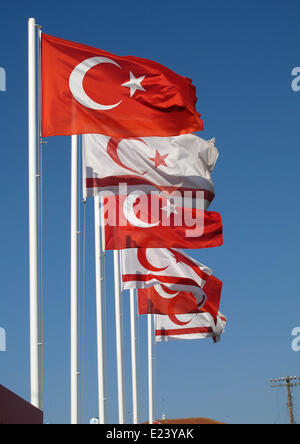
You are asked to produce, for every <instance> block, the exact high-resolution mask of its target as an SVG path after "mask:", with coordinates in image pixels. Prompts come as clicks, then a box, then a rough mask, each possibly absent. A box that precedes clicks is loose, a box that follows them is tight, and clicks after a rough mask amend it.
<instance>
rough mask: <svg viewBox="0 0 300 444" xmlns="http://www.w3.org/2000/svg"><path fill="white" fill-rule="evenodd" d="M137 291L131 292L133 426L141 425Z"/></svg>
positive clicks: (132, 290)
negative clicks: (138, 376)
mask: <svg viewBox="0 0 300 444" xmlns="http://www.w3.org/2000/svg"><path fill="white" fill-rule="evenodd" d="M135 312H136V309H135V290H134V289H131V290H130V324H131V366H132V412H133V424H138V423H139V410H138V381H137V350H136V315H135Z"/></svg>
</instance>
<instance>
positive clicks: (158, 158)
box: [150, 150, 169, 168]
mask: <svg viewBox="0 0 300 444" xmlns="http://www.w3.org/2000/svg"><path fill="white" fill-rule="evenodd" d="M168 155H169V154H165V155H164V156H161V155H160V153H159V152H158V151H157V150H156V154H155V157H151V158H150V160H152V161H153V162H155V168H158V167H159V166H161V165H162V166H166V167H167V166H168V165H167V164H166V162H165V159H166V158H167V157H168Z"/></svg>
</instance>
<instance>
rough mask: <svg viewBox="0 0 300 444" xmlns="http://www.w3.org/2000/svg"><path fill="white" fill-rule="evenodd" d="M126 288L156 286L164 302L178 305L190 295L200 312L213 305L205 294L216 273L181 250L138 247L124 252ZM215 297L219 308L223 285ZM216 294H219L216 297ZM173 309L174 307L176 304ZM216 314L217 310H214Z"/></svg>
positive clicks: (124, 281)
mask: <svg viewBox="0 0 300 444" xmlns="http://www.w3.org/2000/svg"><path fill="white" fill-rule="evenodd" d="M121 264H122V281H123V289H124V290H128V289H131V288H139V289H142V288H143V289H144V288H149V287H152V286H155V292H156V293H157V294H158V295H159V298H160V300H161V301H165V300H166V299H167V300H169V301H170V302H171V300H172V301H173V302H174V303H175V302H176V301H178V298H179V299H180V298H182V297H184V298H185V296H184V295H183V293H186V292H190V293H191V294H192V295H191V296H192V298H193V299H194V300H195V305H196V307H197V309H198V310H201V309H202V307H203V306H204V305H205V304H206V305H208V306H210V305H211V304H210V301H208V300H207V295H206V293H205V292H204V291H203V288H204V286H205V284H206V283H208V281H209V279H210V277H211V275H212V273H213V271H212V270H211V269H210V268H208V267H206V266H205V265H202V264H200V262H198V261H196V260H194V259H192V258H191V257H189V256H188V255H187V254H185V253H184V252H183V251H181V250H176V249H172V248H169V249H166V248H137V249H127V250H122V251H121ZM210 293H212V294H213V296H212V299H213V300H214V302H213V305H214V306H215V305H216V302H215V300H216V299H217V301H218V302H217V310H218V307H219V301H220V293H221V286H218V289H217V290H216V291H215V290H213V291H210ZM214 293H218V294H217V297H215V294H214ZM172 306H173V304H172ZM193 310H195V309H194V305H193ZM211 312H212V313H215V309H213V308H212V309H211Z"/></svg>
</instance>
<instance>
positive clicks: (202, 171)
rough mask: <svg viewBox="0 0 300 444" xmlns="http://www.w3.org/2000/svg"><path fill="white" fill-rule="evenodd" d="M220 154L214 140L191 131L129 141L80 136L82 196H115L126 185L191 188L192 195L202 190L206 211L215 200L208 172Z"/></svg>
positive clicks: (169, 189) (170, 189)
mask: <svg viewBox="0 0 300 444" xmlns="http://www.w3.org/2000/svg"><path fill="white" fill-rule="evenodd" d="M218 156H219V153H218V150H217V148H216V147H215V142H214V140H209V141H206V140H204V139H202V138H200V137H198V136H196V135H194V134H183V135H180V136H175V137H144V138H141V137H139V138H127V139H120V138H113V137H107V136H103V135H100V134H88V135H85V136H83V179H84V180H83V194H84V196H95V195H97V194H98V193H99V192H101V193H102V195H105V190H108V191H110V192H114V193H115V194H118V192H119V186H120V184H124V183H126V184H127V190H128V192H130V191H132V190H137V189H138V190H141V191H145V192H150V191H152V190H154V189H159V190H165V191H167V192H168V193H171V192H175V191H179V192H181V193H182V194H183V193H184V192H186V191H191V192H192V195H193V196H194V197H196V192H197V191H202V192H203V193H204V196H203V197H204V200H205V201H206V205H204V207H205V208H206V209H207V208H208V206H209V204H210V202H211V201H212V200H213V198H214V185H213V181H212V178H211V173H212V171H213V168H214V166H215V163H216V161H217V159H218Z"/></svg>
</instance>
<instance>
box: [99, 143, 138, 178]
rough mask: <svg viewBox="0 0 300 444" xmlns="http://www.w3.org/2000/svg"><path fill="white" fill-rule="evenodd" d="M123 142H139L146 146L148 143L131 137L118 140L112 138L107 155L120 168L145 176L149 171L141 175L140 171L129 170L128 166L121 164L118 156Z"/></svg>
mask: <svg viewBox="0 0 300 444" xmlns="http://www.w3.org/2000/svg"><path fill="white" fill-rule="evenodd" d="M122 140H138V141H139V142H142V143H144V144H145V145H146V142H145V141H144V140H143V139H140V138H139V137H131V138H127V139H117V138H115V137H111V138H110V139H109V141H108V143H107V154H108V155H109V157H110V158H111V159H112V160H113V161H114V162H115V163H116V164H117V165H119V166H120V167H122V168H125V169H126V170H128V171H131V172H132V173H134V174H138V175H139V176H144V175H145V174H146V172H147V171H145V172H144V173H139V172H138V171H135V170H133V169H131V168H129V167H128V166H126V165H125V164H124V163H122V162H121V159H120V157H119V155H118V147H119V144H120V142H122Z"/></svg>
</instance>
